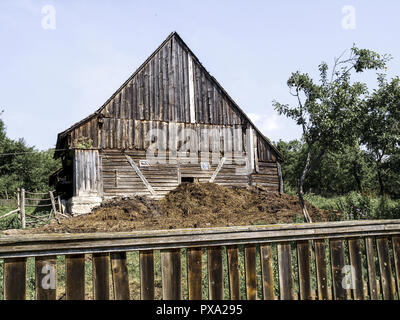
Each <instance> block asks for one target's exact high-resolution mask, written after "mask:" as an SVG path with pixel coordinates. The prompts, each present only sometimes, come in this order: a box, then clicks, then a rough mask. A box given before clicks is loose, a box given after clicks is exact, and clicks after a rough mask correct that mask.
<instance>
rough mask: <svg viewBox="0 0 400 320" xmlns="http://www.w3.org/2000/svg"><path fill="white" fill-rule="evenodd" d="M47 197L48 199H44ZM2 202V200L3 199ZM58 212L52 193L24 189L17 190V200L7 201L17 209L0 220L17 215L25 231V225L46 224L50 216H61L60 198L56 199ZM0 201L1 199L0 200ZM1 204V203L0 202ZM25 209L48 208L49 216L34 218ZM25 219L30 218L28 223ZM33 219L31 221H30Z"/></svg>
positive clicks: (0, 217)
mask: <svg viewBox="0 0 400 320" xmlns="http://www.w3.org/2000/svg"><path fill="white" fill-rule="evenodd" d="M46 196H49V198H46ZM3 200H4V199H3ZM57 200H58V202H57V204H58V210H57V207H56V201H55V197H54V194H53V191H49V192H28V191H25V189H24V188H21V189H18V192H17V199H8V200H7V201H10V202H9V203H14V205H15V206H17V209H15V210H12V211H10V212H8V213H6V214H4V215H2V216H0V219H3V218H5V217H8V216H10V215H12V214H14V213H19V215H18V218H19V219H20V220H21V226H22V229H25V228H26V226H27V224H32V223H33V224H36V223H37V222H38V221H43V222H48V221H49V220H50V219H51V218H52V216H53V217H54V218H56V219H57V214H61V215H63V208H62V206H61V201H60V197H57ZM0 201H1V199H0ZM46 202H48V203H46ZM0 203H1V202H0ZM26 208H49V215H48V217H47V218H46V219H43V217H36V216H33V215H30V214H27V213H26ZM27 218H31V219H29V220H31V221H28V219H27ZM32 219H33V221H32Z"/></svg>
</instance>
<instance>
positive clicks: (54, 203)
mask: <svg viewBox="0 0 400 320" xmlns="http://www.w3.org/2000/svg"><path fill="white" fill-rule="evenodd" d="M49 194H50V200H51V207H52V208H53V212H54V217H55V216H56V213H57V210H56V201H55V200H54V195H53V192H52V191H49Z"/></svg>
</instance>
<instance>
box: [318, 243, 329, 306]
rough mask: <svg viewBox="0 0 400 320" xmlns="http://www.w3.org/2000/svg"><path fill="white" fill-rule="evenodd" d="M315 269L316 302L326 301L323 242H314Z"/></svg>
mask: <svg viewBox="0 0 400 320" xmlns="http://www.w3.org/2000/svg"><path fill="white" fill-rule="evenodd" d="M314 250H315V269H316V271H317V293H318V300H328V299H329V293H328V276H327V270H326V253H325V250H326V249H325V240H324V239H319V240H314Z"/></svg>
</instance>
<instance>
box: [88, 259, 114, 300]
mask: <svg viewBox="0 0 400 320" xmlns="http://www.w3.org/2000/svg"><path fill="white" fill-rule="evenodd" d="M92 263H93V298H94V299H95V300H109V299H110V254H109V253H94V254H93V258H92Z"/></svg>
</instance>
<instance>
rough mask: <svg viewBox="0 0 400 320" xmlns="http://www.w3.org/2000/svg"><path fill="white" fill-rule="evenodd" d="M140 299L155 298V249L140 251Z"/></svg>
mask: <svg viewBox="0 0 400 320" xmlns="http://www.w3.org/2000/svg"><path fill="white" fill-rule="evenodd" d="M139 265H140V299H141V300H154V256H153V250H144V251H139Z"/></svg>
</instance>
